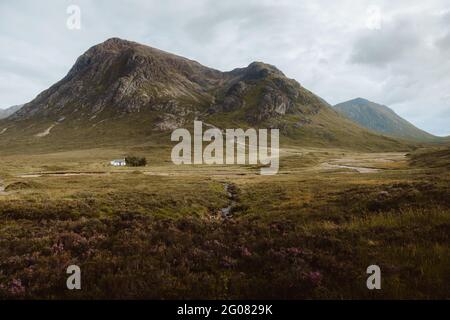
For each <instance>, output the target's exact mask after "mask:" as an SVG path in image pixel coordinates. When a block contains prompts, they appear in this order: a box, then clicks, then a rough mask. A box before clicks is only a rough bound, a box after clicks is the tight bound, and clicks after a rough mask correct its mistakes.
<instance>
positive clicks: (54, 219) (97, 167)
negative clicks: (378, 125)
mask: <svg viewBox="0 0 450 320" xmlns="http://www.w3.org/2000/svg"><path fill="white" fill-rule="evenodd" d="M129 153H133V154H139V155H144V156H146V157H147V159H148V162H149V164H148V166H147V167H144V168H136V169H134V168H112V167H110V166H108V162H109V160H111V159H115V158H121V157H123V156H125V155H126V154H129ZM418 154H420V156H419V157H421V158H420V159H423V157H424V156H423V154H426V153H422V152H420V153H418ZM410 158H411V156H409V157H406V156H405V155H404V154H402V153H355V152H350V151H346V150H341V149H329V148H328V149H317V148H298V147H288V146H286V147H285V148H283V150H282V158H281V162H280V163H281V167H280V172H279V174H278V175H276V176H261V175H259V168H258V167H257V166H174V165H173V164H172V163H171V162H170V149H169V148H167V147H166V148H164V147H162V148H161V147H157V146H144V145H143V146H138V147H134V148H129V149H123V150H122V149H115V148H109V149H108V148H99V149H89V150H80V151H71V152H56V153H47V154H39V155H36V154H18V153H17V152H15V153H14V154H11V155H8V154H3V155H2V156H1V161H0V180H1V181H0V183H1V186H2V187H1V188H0V190H3V191H0V298H17V299H21V298H45V299H54V298H63V299H73V298H100V299H102V298H153V299H168V298H189V299H190V298H192V299H194V298H206V299H211V298H224V299H235V298H244V299H250V298H252V299H258V298H274V299H298V298H338V299H352V298H363V299H366V298H367V299H371V298H382V299H388V298H425V299H433V298H449V292H450V291H449V283H450V273H449V270H450V246H449V244H450V240H449V235H450V172H449V170H448V167H445V166H438V167H436V168H430V167H431V166H429V165H428V164H427V166H420V165H418V164H417V163H416V162H414V161H413V162H411V161H410ZM426 159H427V161H432V160H430V158H429V157H427V158H426ZM440 159H441V158H440ZM367 168H369V169H372V170H369V172H367V170H364V169H367ZM226 185H232V186H233V187H234V188H233V192H234V197H233V199H234V201H235V204H234V205H233V208H232V217H230V218H224V217H223V216H222V214H221V208H225V207H227V206H229V205H230V197H229V195H228V194H227V191H226V190H225V186H226ZM71 264H76V265H79V266H80V267H81V270H82V290H80V291H69V290H67V289H66V277H67V275H66V272H65V271H66V268H67V266H68V265H71ZM372 264H377V265H379V266H380V267H381V270H382V290H374V291H370V290H368V289H367V288H366V279H367V277H368V275H367V274H366V268H367V267H368V266H369V265H372Z"/></svg>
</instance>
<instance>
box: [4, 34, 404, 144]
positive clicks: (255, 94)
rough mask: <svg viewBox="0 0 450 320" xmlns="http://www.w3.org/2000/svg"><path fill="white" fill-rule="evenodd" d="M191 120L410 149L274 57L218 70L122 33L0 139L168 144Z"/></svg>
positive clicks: (18, 116) (287, 137) (299, 140)
mask: <svg viewBox="0 0 450 320" xmlns="http://www.w3.org/2000/svg"><path fill="white" fill-rule="evenodd" d="M194 119H199V120H202V121H204V122H206V123H208V124H212V125H215V126H217V127H219V128H247V127H263V128H279V129H280V132H281V135H282V141H283V140H284V141H288V142H290V143H295V144H298V145H305V146H306V145H307V146H333V147H348V148H359V149H364V150H381V149H383V150H394V149H395V150H398V149H405V148H408V146H406V145H405V144H404V143H402V142H399V141H397V140H395V139H392V138H388V137H384V136H380V135H377V134H375V133H372V132H369V131H368V130H366V129H363V128H361V127H359V126H358V125H356V124H354V123H353V122H351V121H349V120H347V119H346V118H345V117H342V116H341V115H339V114H338V113H337V112H336V111H334V110H333V109H332V108H331V107H330V106H329V105H328V104H327V103H326V102H325V101H324V100H323V99H321V98H320V97H318V96H316V95H315V94H313V93H312V92H310V91H308V90H307V89H305V88H304V87H302V86H301V85H300V84H299V83H298V82H297V81H295V80H293V79H289V78H287V77H286V76H285V75H284V74H283V73H282V72H281V71H280V70H278V69H277V68H276V67H275V66H272V65H269V64H265V63H262V62H253V63H251V64H250V65H249V66H247V67H245V68H237V69H234V70H232V71H229V72H221V71H218V70H215V69H212V68H208V67H205V66H203V65H201V64H200V63H198V62H196V61H192V60H189V59H186V58H183V57H180V56H177V55H174V54H170V53H167V52H164V51H161V50H158V49H154V48H151V47H148V46H145V45H141V44H138V43H136V42H131V41H127V40H122V39H118V38H112V39H109V40H107V41H105V42H103V43H101V44H99V45H96V46H94V47H92V48H90V49H89V50H88V51H86V52H85V53H84V54H83V55H81V56H80V57H79V58H78V59H77V61H76V63H75V64H74V66H73V67H72V68H71V69H70V71H69V72H68V74H67V75H66V76H65V77H64V78H63V79H62V80H60V81H59V82H57V83H56V84H54V85H53V86H51V87H50V88H49V89H47V90H45V91H43V92H42V93H41V94H39V95H38V96H37V97H36V98H35V99H34V100H32V101H31V102H29V103H27V104H25V105H24V106H23V107H22V109H20V110H19V111H18V112H16V113H15V114H14V115H13V116H11V117H10V118H8V119H5V120H0V132H2V131H5V130H6V131H5V132H3V134H1V135H0V147H3V148H6V146H9V145H10V144H25V145H27V147H29V148H32V147H35V148H41V149H42V148H44V147H45V146H47V147H49V148H55V146H58V147H59V148H75V147H77V148H78V147H79V148H84V147H88V146H99V145H130V144H132V143H145V142H148V141H153V142H160V143H166V144H170V143H171V142H170V139H168V136H169V135H170V133H171V131H172V130H173V129H175V128H177V127H187V128H190V127H192V124H193V121H194Z"/></svg>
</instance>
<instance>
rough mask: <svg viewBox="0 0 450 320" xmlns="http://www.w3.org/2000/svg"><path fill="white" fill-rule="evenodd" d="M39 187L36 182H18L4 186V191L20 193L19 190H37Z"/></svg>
mask: <svg viewBox="0 0 450 320" xmlns="http://www.w3.org/2000/svg"><path fill="white" fill-rule="evenodd" d="M40 187H41V185H40V184H39V183H37V182H24V181H18V182H13V183H10V184H9V185H7V186H6V188H5V191H6V192H11V191H20V190H29V189H39V188H40Z"/></svg>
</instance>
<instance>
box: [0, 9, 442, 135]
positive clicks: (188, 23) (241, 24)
mask: <svg viewBox="0 0 450 320" xmlns="http://www.w3.org/2000/svg"><path fill="white" fill-rule="evenodd" d="M70 5H77V6H78V7H79V8H80V9H81V29H80V30H70V29H69V28H68V27H67V19H68V17H69V14H68V13H67V8H68V6H70ZM110 37H120V38H124V39H128V40H133V41H137V42H140V43H143V44H147V45H150V46H153V47H157V48H159V49H162V50H166V51H169V52H172V53H176V54H179V55H182V56H185V57H187V58H190V59H194V60H197V61H199V62H200V63H202V64H204V65H207V66H209V67H213V68H216V69H219V70H222V71H228V70H231V69H234V68H236V67H243V66H246V65H248V64H249V63H250V62H252V61H264V62H267V63H270V64H273V65H276V66H277V67H278V68H279V69H280V70H282V71H283V72H284V73H285V74H286V75H287V76H289V77H291V78H294V79H296V80H297V81H298V82H300V84H302V85H303V86H304V87H306V88H307V89H310V90H311V91H313V92H314V93H316V94H318V95H319V96H321V97H322V98H324V99H325V100H327V101H328V102H329V103H331V104H336V103H339V102H343V101H346V100H349V99H353V98H356V97H363V98H367V99H369V100H372V101H374V102H378V103H381V104H385V105H388V106H390V107H391V108H392V109H394V110H395V111H396V112H397V113H398V114H400V115H401V116H403V117H404V118H406V119H407V120H409V121H410V122H412V123H414V124H415V125H417V126H418V127H420V128H422V129H425V130H427V131H429V132H431V133H433V134H436V135H450V2H449V1H448V0H427V1H423V0H420V1H419V0H396V1H388V0H386V1H379V0H371V1H366V0H358V1H346V0H343V1H342V0H311V1H309V0H308V1H305V0H291V1H290V0H289V1H288V0H285V1H283V0H282V1H280V0H278V1H265V0H255V1H250V0H236V1H232V0H227V1H220V0H211V1H207V0H191V1H188V0H177V1H174V0H169V1H167V0H160V1H149V0H145V1H144V0H142V1H138V0H129V1H111V0H109V1H106V0H95V1H93V0H91V1H89V0H53V1H52V0H41V1H35V0H15V1H13V0H11V1H7V0H1V2H0V48H1V49H0V107H3V108H4V107H8V106H11V105H15V104H22V103H25V102H28V101H30V100H32V99H33V98H34V97H35V96H36V95H37V94H38V93H39V92H41V91H42V90H44V89H46V88H48V87H49V86H50V85H52V84H53V83H55V82H56V81H58V80H59V79H61V78H62V77H63V76H64V75H65V74H66V73H67V72H68V70H69V69H70V67H71V66H72V65H73V63H74V62H75V60H76V58H77V57H78V56H79V55H81V54H82V53H83V52H84V51H86V50H87V49H88V48H89V47H91V46H92V45H95V44H97V43H99V42H103V41H104V40H106V39H107V38H110Z"/></svg>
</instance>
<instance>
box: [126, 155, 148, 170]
mask: <svg viewBox="0 0 450 320" xmlns="http://www.w3.org/2000/svg"><path fill="white" fill-rule="evenodd" d="M125 162H126V164H127V166H129V167H145V166H146V165H147V159H146V158H145V157H137V156H127V157H126V158H125Z"/></svg>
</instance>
